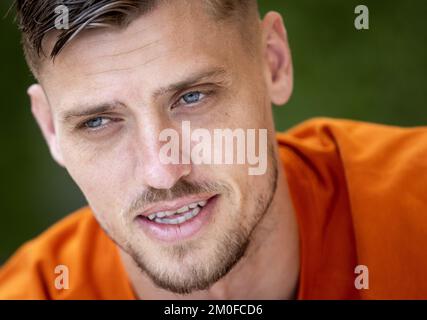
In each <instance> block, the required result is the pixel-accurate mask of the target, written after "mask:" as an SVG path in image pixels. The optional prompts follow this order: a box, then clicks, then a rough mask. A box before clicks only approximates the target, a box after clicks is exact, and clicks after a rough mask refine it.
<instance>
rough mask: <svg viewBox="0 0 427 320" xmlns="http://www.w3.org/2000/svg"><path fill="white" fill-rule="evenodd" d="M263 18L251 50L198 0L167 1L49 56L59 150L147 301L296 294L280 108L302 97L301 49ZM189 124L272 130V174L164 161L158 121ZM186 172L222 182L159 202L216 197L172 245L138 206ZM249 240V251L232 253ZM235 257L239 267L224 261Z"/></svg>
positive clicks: (45, 128)
mask: <svg viewBox="0 0 427 320" xmlns="http://www.w3.org/2000/svg"><path fill="white" fill-rule="evenodd" d="M195 13H197V14H195ZM254 19H255V18H254ZM163 21H168V23H161V22H163ZM254 22H255V23H257V24H258V25H256V26H255V29H254V30H255V31H254V32H255V36H254V37H255V41H254V43H255V44H251V45H253V48H252V50H248V49H247V45H248V44H247V43H244V41H243V40H242V36H241V31H240V30H238V28H237V26H235V25H234V24H230V23H221V24H220V23H217V22H216V21H214V20H213V19H212V17H211V16H209V15H207V14H206V13H205V12H204V11H203V9H202V8H200V5H199V2H197V1H189V2H188V3H187V4H186V6H185V7H184V6H182V5H181V6H180V5H179V4H177V3H170V4H166V5H161V6H159V7H158V8H156V9H155V10H154V11H153V12H151V13H149V14H147V15H144V16H141V17H139V18H137V19H135V20H134V21H133V22H132V24H130V25H129V26H128V27H127V28H124V29H120V30H119V29H113V28H110V29H98V30H92V31H89V32H85V33H82V34H81V35H79V36H78V37H77V38H76V39H75V40H73V41H72V42H71V43H70V44H69V45H68V46H67V47H66V48H65V49H64V50H63V51H62V52H61V53H60V55H59V56H58V57H57V58H56V60H55V61H54V63H53V62H52V61H44V62H43V66H42V68H41V71H40V75H39V80H40V84H36V85H33V86H31V87H30V88H29V90H28V93H29V95H30V97H31V106H32V112H33V114H34V116H35V118H36V120H37V122H38V124H39V126H40V128H41V130H42V133H43V135H44V137H45V139H46V141H47V143H48V145H49V148H50V151H51V153H52V156H53V158H54V159H55V160H56V161H57V162H58V163H59V164H60V165H62V166H64V167H65V168H66V169H67V171H68V172H69V174H70V175H71V177H72V178H73V179H74V181H75V182H76V183H77V185H78V186H79V187H80V189H81V190H82V191H83V193H84V195H85V196H86V198H87V200H88V202H89V205H90V206H91V208H92V209H93V211H94V214H95V217H96V218H97V220H98V221H99V223H100V225H101V226H102V227H103V229H104V230H105V231H106V232H107V233H108V235H109V236H110V237H111V238H112V239H113V240H114V241H115V243H116V244H117V245H118V248H119V250H120V253H121V257H122V261H123V264H124V266H125V269H126V271H127V273H128V275H129V278H130V280H131V283H132V285H133V289H134V291H135V294H136V295H137V296H138V297H140V298H143V299H168V298H172V299H177V298H179V299H180V298H182V299H192V298H196V299H259V298H262V299H269V298H270V299H289V298H294V297H295V294H296V288H297V283H298V273H299V268H300V265H299V243H298V242H299V240H298V227H297V223H296V218H295V212H294V209H293V207H292V202H291V198H290V194H289V190H288V186H287V183H286V177H285V173H284V171H283V168H282V166H281V165H280V163H278V164H277V187H276V188H274V181H275V178H276V175H275V174H276V171H275V170H274V168H275V167H276V166H275V164H276V162H277V161H278V160H277V157H278V155H277V147H276V145H275V143H274V123H273V117H272V113H271V104H272V103H274V104H277V105H282V104H284V103H286V102H287V101H288V99H289V97H290V95H291V92H292V83H293V79H292V63H291V55H290V50H289V46H288V43H287V37H286V31H285V28H284V25H283V21H282V18H281V16H280V15H279V14H278V13H275V12H270V13H268V14H267V15H266V16H265V17H264V19H263V20H262V21H259V20H256V21H255V20H254V21H253V22H252V23H254ZM51 38H52V37H51ZM48 40H49V41H48V42H47V46H48V47H49V46H52V45H53V42H52V39H48ZM249 51H252V52H249ZM190 80H191V81H190ZM177 84H179V85H177ZM165 88H166V89H167V90H165ZM190 92H199V93H200V94H201V95H200V101H197V102H196V103H192V104H187V103H186V102H185V100H184V102H183V100H182V97H183V95H185V94H186V93H190ZM106 104H108V106H109V107H108V108H102V109H99V108H98V109H97V110H95V111H94V110H93V109H92V108H93V106H99V105H102V106H105V105H106ZM183 120H187V121H191V125H192V127H193V126H194V127H196V128H207V129H208V130H211V131H212V130H213V129H215V128H232V129H233V128H266V129H267V130H268V133H269V136H268V140H269V142H270V147H271V148H270V149H269V150H270V151H271V152H270V153H269V166H268V170H267V172H266V173H265V174H264V175H260V176H250V175H248V170H247V166H246V165H232V166H230V165H194V164H179V165H176V164H174V165H172V164H170V165H165V164H162V163H160V162H159V158H158V154H159V150H160V148H161V146H162V142H160V141H159V139H158V137H159V133H160V131H161V130H163V129H165V128H175V129H177V130H179V129H180V125H181V122H182V121H183ZM88 121H89V123H90V124H94V123H95V124H99V126H96V127H95V128H94V127H91V126H88ZM182 181H185V182H188V183H191V184H193V185H206V184H209V185H210V186H212V185H215V186H216V187H210V188H205V189H203V192H201V191H200V192H194V193H192V194H188V195H185V196H184V195H181V194H180V196H177V197H176V198H175V197H174V198H173V199H169V198H161V200H162V201H161V204H162V205H168V204H170V203H172V202H174V201H181V200H182V201H184V200H185V199H187V198H188V197H191V199H192V200H202V199H206V198H209V199H216V200H215V202H213V201H212V218H211V220H209V223H208V224H207V225H206V226H204V227H203V228H202V229H201V230H200V231H199V232H197V233H196V234H195V235H193V236H191V237H190V238H187V239H185V240H182V241H177V242H174V243H171V242H169V243H165V242H162V241H159V240H158V239H155V238H153V237H151V235H150V234H147V233H145V232H144V231H143V230H141V229H140V228H138V226H137V223H136V217H137V216H138V213H140V212H144V210H145V209H147V208H148V207H149V206H153V205H154V206H156V205H158V203H155V202H154V201H153V203H148V202H144V201H142V200H141V199H147V198H144V197H142V196H141V195H147V192H156V191H153V190H161V191H162V190H178V189H172V188H174V186H175V187H176V186H180V185H182V183H181V182H182ZM194 190H195V189H194ZM162 194H163V193H161V192H160V191H159V192H158V193H157V195H162ZM186 197H187V198H186ZM181 198H182V199H181ZM135 204H137V205H135ZM244 243H247V248H246V250H245V252H244V255H243V256H242V257H241V259H239V260H238V261H234V262H233V261H232V258H233V256H234V257H235V256H236V254H237V252H240V251H239V250H240V249H242V248H243V247H244V246H243V244H244ZM224 248H225V249H224ZM178 252H179V253H180V254H178ZM230 252H231V253H233V254H231V253H230ZM223 264H226V265H227V267H226V268H228V269H230V270H227V271H228V272H223V271H221V270H222V269H223V268H222V267H224V265H223ZM141 270H144V272H141ZM195 271H196V274H197V275H198V276H197V277H196V276H194V274H195V273H194V272H195ZM160 284H162V285H163V287H162V285H160ZM186 288H187V289H188V290H187V292H186V293H187V294H185V295H184V294H182V293H183V290H186Z"/></svg>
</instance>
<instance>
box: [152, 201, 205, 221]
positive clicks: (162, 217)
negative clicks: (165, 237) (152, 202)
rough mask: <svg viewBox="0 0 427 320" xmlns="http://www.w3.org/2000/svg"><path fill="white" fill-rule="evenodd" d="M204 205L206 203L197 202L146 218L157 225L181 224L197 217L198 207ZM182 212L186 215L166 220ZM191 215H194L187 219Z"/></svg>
mask: <svg viewBox="0 0 427 320" xmlns="http://www.w3.org/2000/svg"><path fill="white" fill-rule="evenodd" d="M206 203H207V201H199V202H194V203H190V204H189V205H186V206H184V207H181V208H179V209H178V210H176V211H160V212H156V213H152V214H150V215H149V216H148V219H150V220H154V221H155V222H158V223H170V224H178V223H182V222H184V221H186V220H188V219H190V218H192V217H194V216H195V215H197V214H198V213H199V212H200V207H204V206H205V205H206ZM184 212H187V213H186V214H184V215H183V216H181V217H176V218H170V219H169V218H168V217H170V216H173V215H175V214H180V213H184ZM191 214H194V215H193V216H191V217H190V218H188V217H189V216H190V215H191ZM165 221H166V222H165ZM168 221H170V222H168Z"/></svg>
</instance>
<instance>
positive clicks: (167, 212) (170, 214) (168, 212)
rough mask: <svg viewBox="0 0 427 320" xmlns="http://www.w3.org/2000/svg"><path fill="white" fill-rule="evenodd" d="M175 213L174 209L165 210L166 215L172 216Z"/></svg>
mask: <svg viewBox="0 0 427 320" xmlns="http://www.w3.org/2000/svg"><path fill="white" fill-rule="evenodd" d="M175 213H176V211H165V215H166V217H169V216H172V215H174V214H175Z"/></svg>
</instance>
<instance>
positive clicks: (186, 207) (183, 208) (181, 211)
mask: <svg viewBox="0 0 427 320" xmlns="http://www.w3.org/2000/svg"><path fill="white" fill-rule="evenodd" d="M188 210H189V208H188V206H185V207H182V208H179V209H178V210H176V212H177V213H183V212H187V211H188Z"/></svg>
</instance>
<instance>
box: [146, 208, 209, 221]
mask: <svg viewBox="0 0 427 320" xmlns="http://www.w3.org/2000/svg"><path fill="white" fill-rule="evenodd" d="M200 210H201V209H200V207H196V208H194V209H193V210H191V211H188V212H187V213H186V214H184V215H182V216H180V217H176V218H164V219H161V218H156V219H154V221H155V222H157V223H163V224H180V223H183V222H185V221H187V220H190V219H191V218H193V217H194V216H196V215H197V214H198V213H199V212H200Z"/></svg>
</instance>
